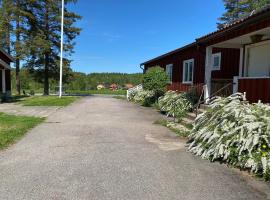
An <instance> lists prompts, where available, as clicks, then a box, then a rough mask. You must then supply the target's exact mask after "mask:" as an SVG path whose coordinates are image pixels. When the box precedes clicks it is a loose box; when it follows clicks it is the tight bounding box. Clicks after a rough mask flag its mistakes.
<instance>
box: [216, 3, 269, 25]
mask: <svg viewBox="0 0 270 200" xmlns="http://www.w3.org/2000/svg"><path fill="white" fill-rule="evenodd" d="M223 2H224V6H225V10H226V12H225V13H224V14H223V15H222V16H221V17H220V18H219V19H218V20H219V22H218V28H219V29H220V28H223V27H224V26H226V24H230V23H232V22H234V21H235V20H237V19H239V18H243V17H246V16H248V15H250V13H251V12H252V11H254V10H255V11H256V10H260V9H262V8H263V7H264V6H267V5H270V1H269V0H223Z"/></svg>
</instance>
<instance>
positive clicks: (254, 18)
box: [196, 7, 270, 44]
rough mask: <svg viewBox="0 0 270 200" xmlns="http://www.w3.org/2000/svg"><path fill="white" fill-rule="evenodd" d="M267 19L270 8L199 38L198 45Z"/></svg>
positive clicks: (269, 14)
mask: <svg viewBox="0 0 270 200" xmlns="http://www.w3.org/2000/svg"><path fill="white" fill-rule="evenodd" d="M265 17H270V8H269V7H268V8H267V9H265V10H263V11H261V12H259V13H256V14H254V15H251V16H249V17H247V18H244V19H242V20H239V21H238V22H235V23H233V24H231V25H229V26H228V27H226V28H224V29H221V30H217V31H215V32H212V33H209V34H208V35H205V36H202V37H200V38H197V39H196V42H197V43H198V44H201V43H206V42H208V41H210V40H212V39H215V38H218V37H222V36H223V35H225V34H227V33H228V32H230V31H233V30H237V29H239V28H242V27H243V26H246V25H248V24H252V23H254V22H256V21H258V20H260V19H264V18H265Z"/></svg>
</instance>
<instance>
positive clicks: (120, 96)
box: [112, 95, 127, 100]
mask: <svg viewBox="0 0 270 200" xmlns="http://www.w3.org/2000/svg"><path fill="white" fill-rule="evenodd" d="M112 98H114V99H121V100H127V97H126V96H123V95H117V96H113V97H112Z"/></svg>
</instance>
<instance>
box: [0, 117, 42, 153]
mask: <svg viewBox="0 0 270 200" xmlns="http://www.w3.org/2000/svg"><path fill="white" fill-rule="evenodd" d="M43 120H44V119H43V118H36V117H26V116H13V115H6V114H3V113H0V122H1V123H0V149H3V148H5V147H8V146H9V145H10V144H12V143H14V142H15V141H17V140H18V139H19V138H21V137H22V136H23V135H24V134H25V133H26V132H27V131H28V130H29V129H31V128H33V127H35V126H36V125H38V124H39V123H41V122H43Z"/></svg>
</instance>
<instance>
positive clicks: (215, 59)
mask: <svg viewBox="0 0 270 200" xmlns="http://www.w3.org/2000/svg"><path fill="white" fill-rule="evenodd" d="M220 67H221V53H215V54H213V55H212V69H213V70H220Z"/></svg>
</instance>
